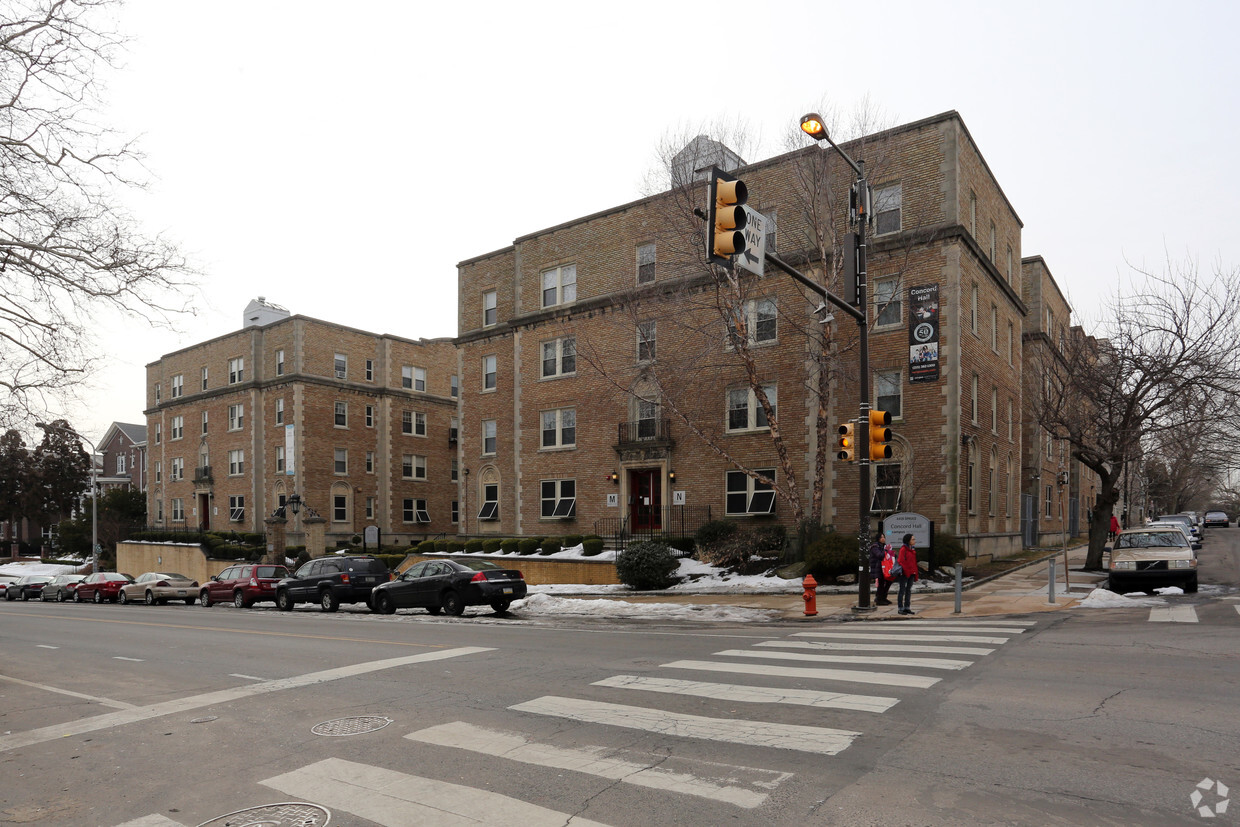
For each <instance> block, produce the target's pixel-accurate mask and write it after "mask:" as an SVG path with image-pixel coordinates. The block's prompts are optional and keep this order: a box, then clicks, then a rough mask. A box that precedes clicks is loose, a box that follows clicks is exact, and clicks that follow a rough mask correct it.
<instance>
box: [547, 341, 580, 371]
mask: <svg viewBox="0 0 1240 827" xmlns="http://www.w3.org/2000/svg"><path fill="white" fill-rule="evenodd" d="M576 372H577V337H576V336H565V337H563V338H560V339H553V340H552V341H550V342H543V343H542V375H543V377H544V378H545V377H548V376H567V375H568V374H571V373H576Z"/></svg>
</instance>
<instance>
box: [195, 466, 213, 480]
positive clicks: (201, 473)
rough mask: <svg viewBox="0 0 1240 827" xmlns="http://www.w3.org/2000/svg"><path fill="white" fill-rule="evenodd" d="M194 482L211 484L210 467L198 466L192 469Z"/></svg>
mask: <svg viewBox="0 0 1240 827" xmlns="http://www.w3.org/2000/svg"><path fill="white" fill-rule="evenodd" d="M194 482H211V466H210V465H200V466H198V467H197V468H195V469H194Z"/></svg>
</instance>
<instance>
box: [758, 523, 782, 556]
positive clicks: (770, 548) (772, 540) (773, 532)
mask: <svg viewBox="0 0 1240 827" xmlns="http://www.w3.org/2000/svg"><path fill="white" fill-rule="evenodd" d="M787 542H788V529H786V528H784V527H783V526H782V525H764V526H760V527H758V528H755V529H754V531H753V546H754V551H756V552H757V553H758V554H761V555H762V556H763V557H777V556H779V554H781V553H782V552H783V550H784V544H785V543H787Z"/></svg>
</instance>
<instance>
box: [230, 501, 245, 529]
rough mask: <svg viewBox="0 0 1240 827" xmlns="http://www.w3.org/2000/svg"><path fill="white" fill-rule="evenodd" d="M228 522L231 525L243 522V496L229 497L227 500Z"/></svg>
mask: <svg viewBox="0 0 1240 827" xmlns="http://www.w3.org/2000/svg"><path fill="white" fill-rule="evenodd" d="M228 521H229V522H231V523H243V522H245V497H244V496H235V497H234V496H230V497H229V498H228Z"/></svg>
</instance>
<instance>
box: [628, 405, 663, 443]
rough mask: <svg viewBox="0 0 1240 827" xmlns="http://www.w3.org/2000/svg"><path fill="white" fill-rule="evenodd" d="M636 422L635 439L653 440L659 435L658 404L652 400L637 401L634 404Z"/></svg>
mask: <svg viewBox="0 0 1240 827" xmlns="http://www.w3.org/2000/svg"><path fill="white" fill-rule="evenodd" d="M634 409H635V410H634V415H635V417H634V418H635V419H636V420H637V438H638V439H655V438H656V437H658V435H659V403H658V402H656V401H655V400H653V399H638V400H636V402H635V403H634Z"/></svg>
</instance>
